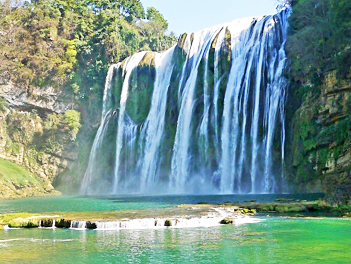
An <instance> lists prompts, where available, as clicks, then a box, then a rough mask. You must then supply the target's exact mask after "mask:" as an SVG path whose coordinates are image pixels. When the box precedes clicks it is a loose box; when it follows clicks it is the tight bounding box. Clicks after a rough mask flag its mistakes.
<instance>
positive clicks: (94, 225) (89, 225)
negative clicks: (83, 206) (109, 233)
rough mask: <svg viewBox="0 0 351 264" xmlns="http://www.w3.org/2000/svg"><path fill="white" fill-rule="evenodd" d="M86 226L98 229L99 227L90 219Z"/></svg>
mask: <svg viewBox="0 0 351 264" xmlns="http://www.w3.org/2000/svg"><path fill="white" fill-rule="evenodd" d="M86 227H87V229H96V228H97V226H96V223H93V222H90V221H87V223H86Z"/></svg>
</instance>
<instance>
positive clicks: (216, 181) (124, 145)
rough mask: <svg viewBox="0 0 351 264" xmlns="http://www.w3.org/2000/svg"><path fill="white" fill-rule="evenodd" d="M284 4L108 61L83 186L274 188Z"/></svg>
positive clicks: (278, 177)
mask: <svg viewBox="0 0 351 264" xmlns="http://www.w3.org/2000/svg"><path fill="white" fill-rule="evenodd" d="M289 12H290V11H289V10H283V11H281V12H280V13H278V14H276V15H274V16H266V17H261V18H246V19H239V20H234V21H233V22H231V23H228V24H223V25H219V26H215V27H211V28H208V29H205V30H203V31H200V32H196V33H193V34H188V35H187V34H184V35H182V36H181V37H180V39H179V42H178V44H177V45H175V46H174V47H173V48H171V49H170V50H168V51H166V52H164V53H153V52H141V53H137V54H135V55H133V56H132V57H130V58H128V59H126V60H125V61H124V62H123V63H119V64H116V65H113V66H111V68H110V70H109V73H108V75H107V79H106V86H105V92H104V102H103V111H102V120H101V126H100V128H99V130H98V132H97V135H96V138H95V141H94V144H93V148H92V151H91V154H90V159H89V166H88V169H87V171H86V174H85V177H84V180H83V184H82V193H85V194H99V193H107V192H110V193H115V194H126V193H131V192H135V193H144V194H164V193H273V192H279V191H281V190H282V188H283V186H282V185H283V176H282V175H283V163H284V144H285V125H284V123H285V97H286V89H287V82H286V80H285V78H284V76H283V72H284V69H285V65H286V60H287V59H286V56H285V50H284V46H285V41H286V31H287V26H288V25H287V16H288V15H289ZM273 164H274V166H273Z"/></svg>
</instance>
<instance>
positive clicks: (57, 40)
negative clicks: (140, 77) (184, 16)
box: [0, 0, 175, 99]
mask: <svg viewBox="0 0 351 264" xmlns="http://www.w3.org/2000/svg"><path fill="white" fill-rule="evenodd" d="M16 2H17V1H11V0H6V1H1V2H0V28H1V31H0V60H1V61H2V63H1V65H0V72H1V74H2V75H6V76H7V77H8V78H10V79H11V80H12V81H13V82H16V83H19V84H21V85H24V86H25V87H29V86H32V85H34V86H46V85H51V86H52V85H54V86H58V87H62V86H63V85H65V86H66V87H71V88H72V89H71V90H72V92H73V93H74V94H76V95H77V96H79V98H80V99H84V98H88V97H89V95H90V94H91V93H97V94H98V95H99V96H100V97H101V93H102V91H101V89H102V87H103V83H104V79H105V75H106V71H107V68H108V66H109V65H110V64H111V63H112V62H117V61H121V60H123V59H124V58H126V57H127V56H130V55H131V54H132V53H134V52H136V51H139V50H142V49H144V50H145V49H146V50H156V51H159V50H163V49H165V48H167V47H169V46H170V45H172V44H173V43H175V36H174V34H171V35H166V34H165V32H166V30H167V28H168V23H167V22H166V20H165V19H164V18H163V16H162V15H161V14H160V13H159V12H158V11H157V10H156V9H155V8H149V9H148V10H147V14H145V11H144V8H143V6H142V4H141V3H140V1H139V0H118V1H111V0H91V1H88V0H64V1H61V0H58V1H55V0H45V1H43V0H35V1H24V4H23V5H18V4H17V5H16ZM145 17H147V20H146V19H145Z"/></svg>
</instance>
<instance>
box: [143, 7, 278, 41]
mask: <svg viewBox="0 0 351 264" xmlns="http://www.w3.org/2000/svg"><path fill="white" fill-rule="evenodd" d="M141 3H142V4H143V6H144V8H145V9H146V8H147V7H150V6H153V7H155V8H156V9H157V10H158V11H160V12H161V13H162V14H163V15H164V17H165V19H166V20H167V21H168V24H169V26H168V30H169V31H173V32H174V33H175V34H176V35H180V34H182V33H185V32H196V31H199V30H201V29H204V28H207V27H210V26H214V25H218V24H223V23H226V22H230V21H232V20H234V19H237V18H243V17H251V16H260V15H271V14H274V13H276V9H275V3H276V1H275V0H141Z"/></svg>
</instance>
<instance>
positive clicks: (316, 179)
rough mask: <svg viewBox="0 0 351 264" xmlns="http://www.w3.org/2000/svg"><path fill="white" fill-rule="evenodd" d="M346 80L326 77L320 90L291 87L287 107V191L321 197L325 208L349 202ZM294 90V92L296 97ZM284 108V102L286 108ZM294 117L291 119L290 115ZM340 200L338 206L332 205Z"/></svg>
mask: <svg viewBox="0 0 351 264" xmlns="http://www.w3.org/2000/svg"><path fill="white" fill-rule="evenodd" d="M350 79H351V75H350V76H348V77H346V79H345V78H344V79H338V78H337V76H336V72H335V71H331V72H329V73H328V74H327V75H326V77H325V79H324V81H323V83H322V84H320V85H316V84H314V85H312V84H308V83H307V84H304V85H302V84H300V85H296V84H295V86H294V87H293V88H294V89H295V91H294V92H293V93H292V95H291V96H292V97H293V98H289V100H290V104H291V103H292V102H293V100H295V101H294V105H298V103H297V101H299V100H298V99H297V98H300V102H301V104H300V106H299V107H298V108H297V109H291V108H289V107H288V114H287V118H292V119H293V122H292V123H288V130H287V131H288V136H287V139H288V142H287V145H288V146H291V150H292V151H289V149H290V148H288V151H287V159H286V165H287V166H286V169H287V171H286V175H287V180H288V181H287V183H288V184H287V185H288V186H290V188H291V189H292V190H295V191H300V192H301V191H302V192H306V191H307V192H308V191H314V192H316V191H321V192H326V193H327V195H328V197H329V198H328V199H330V201H331V202H339V203H345V202H346V201H347V200H348V199H350V195H348V193H350V189H351V187H350V184H349V180H348V179H350V178H351V169H350V168H351V108H350V107H349V98H350V96H351V85H350ZM296 90H297V91H296ZM288 104H289V102H288ZM292 112H293V113H294V114H293V116H292V117H291V116H290V115H291V113H292ZM337 197H340V201H337V199H338V198H337Z"/></svg>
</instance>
